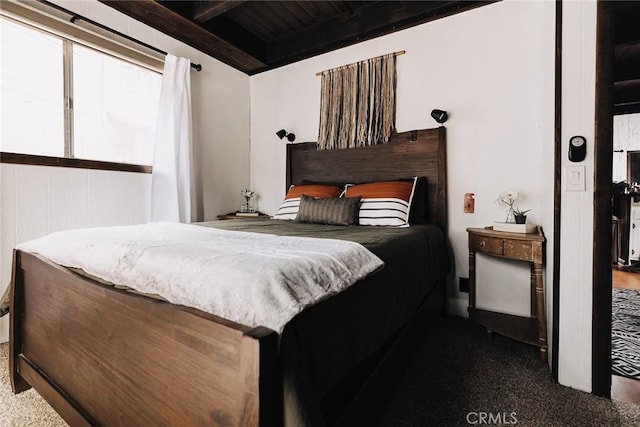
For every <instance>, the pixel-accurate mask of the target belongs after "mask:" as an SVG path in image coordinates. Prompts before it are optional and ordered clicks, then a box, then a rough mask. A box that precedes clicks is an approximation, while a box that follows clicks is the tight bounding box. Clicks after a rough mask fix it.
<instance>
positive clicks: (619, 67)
mask: <svg viewBox="0 0 640 427" xmlns="http://www.w3.org/2000/svg"><path fill="white" fill-rule="evenodd" d="M614 78H615V81H616V82H620V81H624V80H635V79H640V42H634V43H625V44H620V45H616V47H615V76H614Z"/></svg>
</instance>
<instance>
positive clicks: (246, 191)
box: [240, 188, 253, 199]
mask: <svg viewBox="0 0 640 427" xmlns="http://www.w3.org/2000/svg"><path fill="white" fill-rule="evenodd" d="M240 194H242V196H243V197H245V198H247V199H250V198H251V197H253V191H251V190H249V189H248V188H243V189H242V190H241V191H240Z"/></svg>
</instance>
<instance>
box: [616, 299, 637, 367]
mask: <svg viewBox="0 0 640 427" xmlns="http://www.w3.org/2000/svg"><path fill="white" fill-rule="evenodd" d="M611 372H612V373H613V374H615V375H622V376H624V377H628V378H633V379H640V292H638V291H636V290H633V289H616V288H613V294H612V322H611Z"/></svg>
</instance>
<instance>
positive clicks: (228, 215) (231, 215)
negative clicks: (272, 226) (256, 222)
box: [218, 212, 271, 220]
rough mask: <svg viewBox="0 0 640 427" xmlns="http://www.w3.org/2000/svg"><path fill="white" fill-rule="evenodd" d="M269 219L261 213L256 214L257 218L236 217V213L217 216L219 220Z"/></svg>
mask: <svg viewBox="0 0 640 427" xmlns="http://www.w3.org/2000/svg"><path fill="white" fill-rule="evenodd" d="M268 218H271V215H267V214H263V213H262V212H259V213H258V216H244V215H236V212H231V213H228V214H224V215H218V219H219V220H226V219H268Z"/></svg>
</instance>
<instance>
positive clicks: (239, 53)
mask: <svg viewBox="0 0 640 427" xmlns="http://www.w3.org/2000/svg"><path fill="white" fill-rule="evenodd" d="M99 1H100V2H101V3H104V4H106V5H108V6H110V7H112V8H114V9H116V10H118V11H120V12H122V13H124V14H125V15H128V16H130V17H131V18H133V19H136V20H138V21H140V22H144V23H145V24H147V25H149V26H151V27H153V28H155V29H157V30H159V31H161V32H163V33H165V34H167V35H169V36H171V37H173V38H175V39H177V40H180V41H182V42H183V43H186V44H187V45H189V46H192V47H194V48H196V49H198V50H200V51H201V52H203V53H205V54H207V55H209V56H211V57H213V58H216V59H218V60H219V61H222V62H224V63H225V64H228V65H230V66H232V67H234V68H236V69H238V70H240V71H242V72H244V73H247V74H253V73H255V72H257V71H259V70H263V69H265V68H266V67H267V64H266V63H265V62H264V61H263V60H261V59H260V58H257V57H256V56H252V55H249V54H248V53H246V52H244V51H243V50H242V49H240V48H238V47H236V46H234V45H233V44H231V43H229V42H227V41H226V40H223V39H222V38H220V37H218V36H217V35H215V34H212V33H210V32H209V31H207V30H206V29H204V28H203V27H201V26H200V25H198V24H197V23H195V22H193V21H191V20H189V19H187V18H185V17H184V16H182V15H180V14H178V13H176V12H174V11H172V10H171V9H168V8H167V7H165V6H163V5H162V4H160V3H158V2H156V1H153V0H99Z"/></svg>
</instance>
